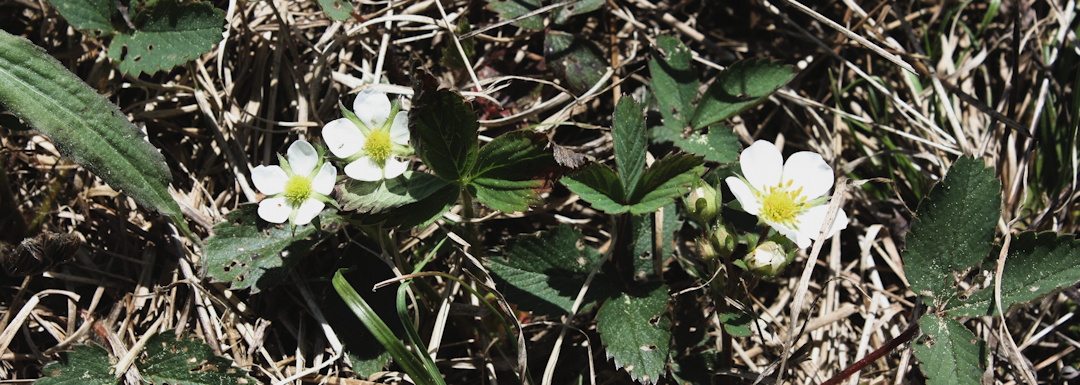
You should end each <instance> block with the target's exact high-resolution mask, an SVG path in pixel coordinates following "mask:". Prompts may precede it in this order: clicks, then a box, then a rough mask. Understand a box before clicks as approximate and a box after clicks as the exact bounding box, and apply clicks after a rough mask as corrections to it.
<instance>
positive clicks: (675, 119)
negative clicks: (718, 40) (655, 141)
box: [649, 35, 704, 155]
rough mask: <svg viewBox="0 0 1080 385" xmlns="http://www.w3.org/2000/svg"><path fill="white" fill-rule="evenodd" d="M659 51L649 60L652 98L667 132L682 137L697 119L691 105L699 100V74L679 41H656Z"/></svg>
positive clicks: (665, 39) (668, 37)
mask: <svg viewBox="0 0 1080 385" xmlns="http://www.w3.org/2000/svg"><path fill="white" fill-rule="evenodd" d="M656 48H657V52H655V53H654V54H653V57H652V60H649V74H650V75H652V91H653V95H655V96H656V104H657V108H658V109H659V110H660V116H662V117H663V120H662V121H663V124H664V128H666V129H667V130H666V131H669V132H672V133H675V134H681V133H682V131H683V129H684V128H687V127H689V125H690V118H691V117H693V115H694V106H693V104H691V102H692V101H693V100H694V99H695V98H696V97H697V92H698V86H699V82H698V78H697V74H696V73H694V70H693V68H692V67H691V66H690V62H691V60H692V55H691V53H690V49H689V48H686V46H685V45H683V44H682V42H680V41H679V39H676V38H674V37H671V36H667V35H661V36H658V37H657V38H656ZM703 155H704V154H703Z"/></svg>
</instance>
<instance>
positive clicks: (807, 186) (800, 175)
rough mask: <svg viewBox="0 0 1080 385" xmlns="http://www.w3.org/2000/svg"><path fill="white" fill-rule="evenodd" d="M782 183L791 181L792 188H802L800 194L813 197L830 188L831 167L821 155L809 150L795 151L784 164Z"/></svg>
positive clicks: (831, 179) (822, 193)
mask: <svg viewBox="0 0 1080 385" xmlns="http://www.w3.org/2000/svg"><path fill="white" fill-rule="evenodd" d="M782 179H783V183H787V181H789V180H790V181H791V187H792V188H793V189H798V188H800V187H801V188H802V189H803V190H802V196H804V197H807V198H809V199H814V198H817V197H819V196H822V195H825V193H827V192H829V189H831V188H832V186H833V183H834V182H835V178H834V177H833V169H832V167H829V164H828V163H825V159H822V158H821V155H819V154H817V153H813V152H809V151H801V152H796V153H794V154H792V155H791V157H789V158H788V160H787V163H785V164H784V176H783V177H782Z"/></svg>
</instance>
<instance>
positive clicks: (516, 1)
mask: <svg viewBox="0 0 1080 385" xmlns="http://www.w3.org/2000/svg"><path fill="white" fill-rule="evenodd" d="M540 5H541V4H540V0H488V8H489V9H491V10H492V11H495V12H496V13H498V14H499V17H500V18H502V19H503V20H513V19H515V18H517V17H519V16H521V15H524V14H527V13H529V12H532V11H534V10H536V9H538V8H540ZM514 25H516V26H518V27H521V28H528V29H544V15H542V14H541V15H535V16H529V17H526V18H524V19H521V20H518V21H515V22H514Z"/></svg>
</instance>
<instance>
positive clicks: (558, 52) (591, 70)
mask: <svg viewBox="0 0 1080 385" xmlns="http://www.w3.org/2000/svg"><path fill="white" fill-rule="evenodd" d="M544 58H545V59H546V60H547V63H548V65H549V66H551V69H552V70H554V72H555V75H556V76H558V77H559V78H560V79H562V80H563V81H564V82H565V84H566V88H569V89H570V90H571V91H573V92H574V93H577V94H581V93H584V92H585V91H588V90H589V89H590V88H592V87H593V85H595V84H596V83H599V82H600V79H602V78H603V77H604V72H605V71H607V67H608V64H607V61H606V60H605V59H604V52H603V51H601V50H600V48H599V47H597V46H596V44H594V43H593V42H592V41H590V40H588V39H585V38H581V37H578V36H576V35H573V34H569V33H566V32H559V31H548V32H547V36H546V37H545V38H544Z"/></svg>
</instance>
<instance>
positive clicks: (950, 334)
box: [914, 314, 985, 385]
mask: <svg viewBox="0 0 1080 385" xmlns="http://www.w3.org/2000/svg"><path fill="white" fill-rule="evenodd" d="M919 327H920V328H921V329H922V331H923V333H925V334H926V337H924V338H923V339H921V340H920V341H918V342H917V343H916V344H915V346H914V348H915V357H916V358H918V359H919V361H921V363H920V364H919V369H921V370H922V372H923V374H925V375H926V377H927V378H926V383H927V385H979V383H980V382H979V378H980V377H982V373H983V369H982V364H981V362H982V361H983V360H982V358H981V357H983V356H984V355H985V352H984V351H983V350H984V349H983V344H982V341H981V340H979V339H978V338H976V337H975V334H973V333H971V331H970V330H968V329H967V327H964V324H962V323H959V322H957V321H955V320H953V319H951V318H942V317H938V316H935V315H933V314H927V315H925V316H923V317H922V318H920V319H919Z"/></svg>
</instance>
